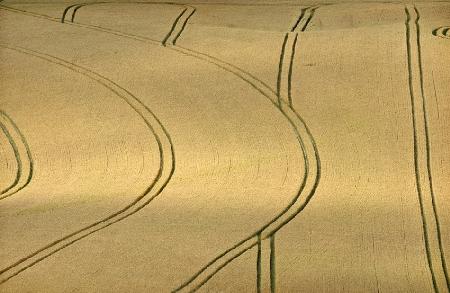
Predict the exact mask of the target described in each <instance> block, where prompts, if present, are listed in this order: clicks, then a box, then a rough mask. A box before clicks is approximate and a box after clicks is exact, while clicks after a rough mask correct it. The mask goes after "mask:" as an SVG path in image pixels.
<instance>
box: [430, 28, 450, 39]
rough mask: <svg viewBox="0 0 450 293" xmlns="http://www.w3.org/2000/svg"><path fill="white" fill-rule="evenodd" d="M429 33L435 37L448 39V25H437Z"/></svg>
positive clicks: (449, 34) (449, 35)
mask: <svg viewBox="0 0 450 293" xmlns="http://www.w3.org/2000/svg"><path fill="white" fill-rule="evenodd" d="M431 33H432V34H433V36H435V37H440V38H444V39H450V26H441V27H438V28H436V29H434V30H433V31H432V32H431Z"/></svg>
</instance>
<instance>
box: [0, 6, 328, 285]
mask: <svg viewBox="0 0 450 293" xmlns="http://www.w3.org/2000/svg"><path fill="white" fill-rule="evenodd" d="M0 7H1V8H3V9H6V10H9V11H12V12H16V13H22V14H25V15H29V16H34V17H39V18H45V19H47V20H50V21H54V22H60V21H59V20H57V19H54V18H50V17H46V16H43V15H40V14H36V13H30V12H28V11H23V10H19V9H15V8H9V7H5V6H0ZM73 7H75V6H73ZM315 9H317V7H309V8H307V9H304V10H302V14H301V15H300V19H299V20H298V21H297V24H296V25H294V26H293V28H292V29H291V33H293V34H294V35H295V36H296V35H297V32H299V31H304V30H305V29H306V26H307V24H308V23H309V21H310V18H312V15H313V14H314V11H315ZM194 12H195V10H194ZM180 15H181V16H178V17H177V18H176V20H175V22H174V24H173V26H172V27H173V28H179V29H178V31H177V30H176V29H172V30H171V31H170V32H169V34H170V35H174V36H176V38H175V41H172V42H166V43H165V44H162V42H161V41H157V40H153V39H150V38H147V37H144V36H138V35H133V34H128V33H123V32H118V31H114V30H111V29H106V28H103V27H99V26H93V25H85V24H81V23H76V22H64V24H68V25H75V26H78V27H83V28H87V29H92V30H96V31H101V32H104V33H110V34H114V35H117V36H120V37H125V38H129V39H133V40H137V41H141V42H147V43H151V44H155V45H165V47H166V48H167V49H170V50H172V51H176V52H178V53H180V54H183V55H186V56H191V57H194V58H196V59H200V60H203V61H205V62H208V63H210V64H213V65H215V66H217V67H219V68H221V69H222V70H224V71H227V72H229V73H231V74H233V75H235V76H236V77H238V78H239V79H241V80H243V81H245V82H246V83H247V84H248V85H249V86H251V87H252V88H253V89H255V90H256V91H258V92H259V93H260V94H261V95H263V96H264V97H265V98H266V99H268V100H269V101H270V102H271V104H272V105H273V106H274V107H275V108H276V109H277V110H278V111H280V112H281V114H282V115H283V116H284V117H285V118H286V119H287V120H288V122H289V124H290V125H291V127H292V129H293V131H294V132H295V133H296V136H297V140H298V143H299V147H300V150H301V152H302V154H303V158H304V161H305V170H304V172H305V173H304V177H303V178H302V179H301V182H300V183H299V187H298V191H297V192H296V194H295V195H294V197H293V198H292V200H291V202H290V203H289V204H288V205H287V206H286V207H285V208H284V209H283V210H282V211H281V212H280V213H279V214H278V215H277V216H275V217H274V218H273V219H271V220H270V221H269V222H268V223H267V224H266V225H264V226H263V227H261V228H260V229H258V230H257V231H255V232H254V233H252V234H251V235H249V236H248V237H246V238H245V239H243V240H241V241H240V242H238V243H236V244H235V245H233V246H232V247H230V248H229V249H227V250H226V251H224V252H223V253H221V254H220V255H218V256H217V257H216V258H214V259H213V260H212V261H211V262H209V263H208V264H206V265H205V266H204V267H203V268H201V269H200V270H199V271H198V272H197V273H195V274H194V275H193V276H192V278H191V279H189V280H187V281H185V282H184V283H183V284H182V285H181V286H179V287H178V288H176V289H174V290H173V292H193V291H196V290H197V289H199V288H200V287H201V286H202V285H204V284H205V283H206V282H207V281H208V280H209V279H211V278H212V277H213V276H214V275H215V274H216V273H217V272H219V271H220V270H221V269H222V268H224V267H225V266H226V265H228V264H229V263H230V262H232V261H233V260H234V259H236V258H237V257H239V256H240V255H242V254H243V253H244V252H245V251H247V250H249V249H251V248H253V247H255V246H258V248H259V250H260V247H261V245H262V242H263V241H270V243H271V247H272V248H274V244H275V237H274V236H275V233H276V232H277V231H278V230H280V229H281V228H282V227H283V226H284V225H286V224H287V223H289V222H290V221H291V220H292V219H294V218H295V217H296V216H297V215H298V214H299V213H300V212H301V211H302V210H303V209H304V208H305V207H306V206H307V204H308V203H309V201H310V200H311V198H312V197H313V196H314V194H315V191H316V189H317V187H318V185H319V181H320V174H321V165H320V157H319V151H318V147H317V145H316V143H315V140H314V137H313V135H312V133H311V131H310V129H309V128H308V126H307V124H306V123H305V121H304V120H303V119H302V118H301V116H300V115H299V114H298V113H297V111H296V110H295V109H294V108H293V106H292V105H291V104H290V103H289V101H285V99H283V98H282V97H281V94H280V92H278V93H277V91H275V90H274V89H272V88H271V87H270V86H268V85H267V84H266V83H264V82H263V81H261V80H259V79H258V78H257V77H255V76H254V75H252V74H251V73H249V72H246V71H245V70H243V69H241V68H239V67H237V66H235V65H233V64H231V63H228V62H225V61H222V60H220V59H218V58H216V57H214V56H210V55H208V54H206V53H202V52H198V51H195V50H192V49H189V48H184V47H181V46H178V45H176V43H175V42H176V40H177V39H178V38H179V37H180V35H181V32H182V31H183V30H184V28H185V27H186V24H187V21H188V20H189V18H190V17H191V16H192V15H193V12H191V13H186V10H183V11H182V12H181V14H180ZM183 15H186V18H185V19H184V20H183V21H180V19H181V18H182V16H183ZM178 23H182V25H178ZM295 38H297V36H296V37H295ZM172 40H173V38H172ZM295 43H296V42H294V43H293V48H295ZM283 46H286V45H283ZM294 50H295V49H294ZM282 51H283V50H282ZM293 56H294V55H293V54H290V58H291V59H289V58H286V57H285V53H284V52H282V53H281V56H280V59H281V58H283V59H285V60H289V61H288V64H289V65H288V67H290V70H288V72H290V74H292V65H291V63H293V62H292V58H293ZM58 60H59V59H58ZM280 63H283V60H280ZM284 67H285V65H280V68H284ZM279 76H281V73H280V74H279ZM286 78H287V80H285V77H281V78H279V79H280V89H281V88H283V89H284V88H285V86H286V87H290V84H289V83H290V75H287V76H286ZM281 84H282V85H281ZM86 236H87V235H86ZM86 236H82V237H81V238H84V237H86ZM81 238H78V239H77V240H79V239H81ZM77 240H76V241H77ZM69 245H70V244H69ZM62 248H64V247H61V248H60V249H62ZM55 252H56V251H55ZM52 254H53V253H52ZM50 255H51V254H50ZM50 255H47V256H50ZM47 256H46V257H47ZM271 256H272V257H273V259H272V260H274V257H275V253H274V249H273V251H272V253H271ZM39 261H40V260H39ZM257 262H258V263H259V262H260V254H258V260H257ZM32 265H34V263H33V264H32ZM274 269H275V268H274V261H272V265H271V271H272V278H271V279H272V280H271V282H273V284H272V287H274V283H275V280H274ZM0 273H1V272H0ZM257 282H258V283H259V282H260V280H259V277H258V280H257ZM273 289H274V288H273Z"/></svg>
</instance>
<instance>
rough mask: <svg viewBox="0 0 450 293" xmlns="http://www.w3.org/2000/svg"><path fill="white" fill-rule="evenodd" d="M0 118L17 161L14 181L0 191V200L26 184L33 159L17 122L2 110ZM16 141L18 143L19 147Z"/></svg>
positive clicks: (31, 169) (28, 180)
mask: <svg viewBox="0 0 450 293" xmlns="http://www.w3.org/2000/svg"><path fill="white" fill-rule="evenodd" d="M0 119H1V120H3V122H1V121H0V128H1V129H2V131H3V132H4V133H5V135H6V137H7V139H8V141H9V143H10V145H11V147H12V149H13V152H14V156H15V158H16V162H17V172H16V177H15V179H14V182H13V183H12V184H11V185H10V186H8V187H7V188H6V189H4V190H2V191H1V192H0V200H2V199H5V198H8V197H10V196H12V195H14V194H16V193H18V192H19V191H21V190H22V189H24V188H25V187H26V186H28V184H29V183H30V182H31V180H32V178H33V173H34V160H33V156H32V153H31V150H30V146H29V145H28V141H27V139H26V138H25V136H24V134H23V133H22V131H21V130H20V129H19V127H18V126H17V124H16V123H15V122H14V120H13V119H12V118H11V117H10V116H9V115H8V114H7V113H6V112H5V111H2V110H0ZM8 126H10V127H8ZM13 133H14V134H15V135H14V136H15V137H18V138H19V139H18V140H15V139H14V137H13V135H12V134H13ZM18 143H20V146H21V147H20V148H19V145H18ZM23 150H24V151H23ZM24 162H25V164H26V165H27V168H23V167H24ZM24 173H26V174H27V175H26V176H24ZM24 177H25V178H26V179H25V182H23V183H21V182H20V181H21V179H22V178H24Z"/></svg>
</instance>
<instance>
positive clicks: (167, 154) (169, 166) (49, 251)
mask: <svg viewBox="0 0 450 293" xmlns="http://www.w3.org/2000/svg"><path fill="white" fill-rule="evenodd" d="M0 47H2V48H5V49H9V50H13V51H15V52H19V53H22V54H26V55H30V56H33V57H35V58H39V59H41V60H44V61H47V62H49V63H52V64H55V65H60V66H63V67H65V68H66V69H68V70H71V71H73V72H75V73H78V74H81V75H83V76H85V77H87V78H89V79H91V80H93V81H95V82H97V83H99V84H101V85H102V86H104V87H105V88H107V89H108V90H109V91H111V92H113V93H114V94H115V95H116V96H117V97H118V98H121V99H122V100H123V101H124V102H126V103H127V104H128V105H129V106H130V107H131V108H132V109H133V110H134V111H135V112H136V113H137V114H138V115H139V116H140V117H141V118H142V119H143V120H144V122H145V124H146V126H147V127H148V128H149V130H150V133H151V134H152V135H153V136H154V137H155V139H156V141H157V144H158V149H159V155H160V165H159V169H158V173H157V175H156V176H155V178H153V179H152V180H151V182H150V183H149V185H148V187H147V188H146V189H145V191H144V192H143V193H142V194H140V195H139V196H138V197H137V198H136V199H135V200H134V201H132V202H131V203H130V204H129V205H127V206H125V207H124V208H122V209H120V210H118V211H116V212H114V213H113V214H111V215H109V216H107V217H105V218H103V219H100V220H98V221H96V222H95V223H92V224H90V225H89V226H86V227H84V228H82V229H79V230H77V231H74V232H72V233H70V234H68V235H66V236H64V237H62V238H59V239H57V240H55V241H53V242H51V243H49V244H48V245H46V246H44V247H42V248H40V249H38V250H36V251H35V252H33V253H31V254H29V255H27V256H25V257H23V258H21V259H20V260H18V261H16V262H14V263H13V264H11V265H10V266H8V267H6V268H3V269H2V270H1V271H0V278H1V279H0V284H2V283H5V282H6V281H8V280H9V279H11V278H13V277H14V276H16V275H18V274H19V273H21V272H23V271H25V270H26V269H28V268H30V267H32V266H34V265H35V264H37V263H39V262H41V261H43V260H44V259H46V258H47V257H49V256H51V255H53V254H55V253H57V252H58V251H60V250H62V249H64V248H66V247H68V246H70V245H72V244H73V243H75V242H77V241H79V240H81V239H83V238H86V237H87V236H89V235H91V234H93V233H95V232H97V231H99V230H102V229H104V228H106V227H108V226H110V225H112V224H115V223H117V222H119V221H122V220H124V219H126V218H127V217H129V216H131V215H133V214H134V213H136V212H138V211H139V210H141V209H142V208H144V207H145V206H147V205H148V204H149V203H150V202H151V201H152V200H153V199H155V198H156V197H157V196H158V195H159V194H160V193H161V192H162V191H163V190H164V188H165V187H166V186H167V184H168V183H169V181H170V179H171V178H172V175H173V174H174V172H175V153H174V147H173V143H172V139H171V138H170V135H169V133H168V132H167V130H166V129H165V127H164V126H163V125H162V123H161V121H160V120H159V119H158V118H157V117H156V116H155V114H154V113H153V112H152V111H151V110H150V109H149V108H148V107H147V106H146V105H145V104H143V103H142V102H141V101H140V100H139V99H138V98H137V97H135V96H134V95H133V94H132V93H130V92H129V91H128V90H126V89H124V88H123V87H121V86H120V85H118V84H116V83H115V82H113V81H112V80H110V79H108V78H106V77H104V76H102V75H100V74H98V73H96V72H94V71H92V70H90V69H87V68H84V67H81V66H79V65H76V64H74V63H71V62H69V61H66V60H63V59H61V58H58V57H55V56H51V55H48V54H45V53H42V52H37V51H34V50H30V49H27V48H23V47H18V46H8V45H4V44H0Z"/></svg>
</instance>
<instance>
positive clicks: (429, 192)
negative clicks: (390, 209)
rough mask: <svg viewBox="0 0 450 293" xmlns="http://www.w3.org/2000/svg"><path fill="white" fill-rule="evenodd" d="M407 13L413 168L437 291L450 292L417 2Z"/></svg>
mask: <svg viewBox="0 0 450 293" xmlns="http://www.w3.org/2000/svg"><path fill="white" fill-rule="evenodd" d="M405 14H406V20H405V27H406V48H407V58H408V85H409V92H410V97H411V115H412V126H413V143H414V144H413V148H414V170H415V178H416V187H417V194H418V200H419V207H420V213H421V217H422V223H423V226H422V230H423V235H424V237H423V238H424V244H425V251H426V256H427V263H428V268H429V271H430V274H431V279H432V284H433V289H434V291H435V292H450V282H449V277H448V272H447V267H446V263H445V255H444V249H443V244H442V237H441V233H440V222H439V215H438V211H437V207H436V200H435V195H434V190H433V178H432V172H431V151H430V149H431V148H430V138H429V129H428V128H429V127H428V118H427V107H426V97H425V91H424V76H423V64H422V53H421V40H420V23H419V21H420V14H419V11H418V9H417V8H416V7H415V6H414V8H411V7H410V6H406V7H405ZM412 14H415V18H414V20H413V19H412V17H411V15H412ZM414 41H415V42H414ZM413 44H414V46H413ZM417 73H418V74H417Z"/></svg>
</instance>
